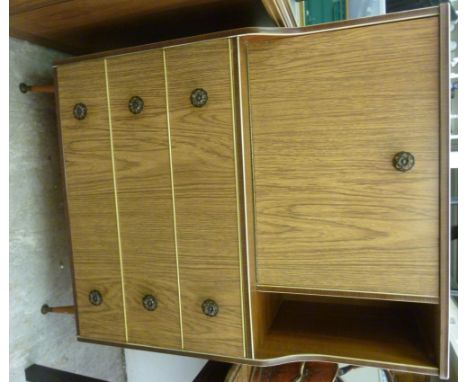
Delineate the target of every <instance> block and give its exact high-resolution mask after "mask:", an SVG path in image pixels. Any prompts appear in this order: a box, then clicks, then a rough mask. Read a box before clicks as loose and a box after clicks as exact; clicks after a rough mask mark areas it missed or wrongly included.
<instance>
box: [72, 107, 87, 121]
mask: <svg viewBox="0 0 468 382" xmlns="http://www.w3.org/2000/svg"><path fill="white" fill-rule="evenodd" d="M87 113H88V108H87V107H86V105H85V104H84V103H77V104H76V105H75V106H74V107H73V116H74V117H75V118H76V119H78V120H80V121H81V120H82V119H85V118H86V114H87Z"/></svg>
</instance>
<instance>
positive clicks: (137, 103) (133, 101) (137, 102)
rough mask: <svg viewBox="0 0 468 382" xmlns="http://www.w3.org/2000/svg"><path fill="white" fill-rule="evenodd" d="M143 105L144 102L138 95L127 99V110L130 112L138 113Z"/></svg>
mask: <svg viewBox="0 0 468 382" xmlns="http://www.w3.org/2000/svg"><path fill="white" fill-rule="evenodd" d="M143 106H145V103H144V102H143V100H142V99H141V98H140V97H138V96H134V97H132V98H130V99H129V100H128V110H130V112H131V113H132V114H140V113H141V112H142V111H143Z"/></svg>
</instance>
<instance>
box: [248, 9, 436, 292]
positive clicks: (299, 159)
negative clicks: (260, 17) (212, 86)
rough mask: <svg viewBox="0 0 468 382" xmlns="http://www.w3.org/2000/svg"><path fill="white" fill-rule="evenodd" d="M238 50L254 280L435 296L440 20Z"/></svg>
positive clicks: (324, 34)
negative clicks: (244, 93) (249, 151)
mask: <svg viewBox="0 0 468 382" xmlns="http://www.w3.org/2000/svg"><path fill="white" fill-rule="evenodd" d="M248 57H249V78H250V103H251V118H252V126H251V129H252V145H253V158H254V159H253V162H254V164H253V171H254V187H255V210H256V224H255V227H256V262H257V269H256V277H257V284H258V285H259V286H264V287H271V286H273V287H281V288H284V289H285V290H290V288H293V289H294V288H298V289H306V290H307V289H310V290H327V291H352V292H363V293H383V294H389V295H405V296H415V298H421V299H424V298H428V299H433V300H436V299H437V298H438V295H439V134H440V125H439V102H440V98H439V97H440V95H439V26H438V18H437V17H428V18H424V19H418V20H410V21H400V22H394V23H388V24H380V25H373V26H366V27H360V28H352V29H344V30H339V31H330V32H322V33H314V34H311V35H308V36H301V37H294V38H288V39H279V40H275V41H270V42H259V43H252V44H250V45H249V48H248ZM402 151H405V152H410V153H411V154H412V155H414V158H415V165H414V167H413V168H412V169H411V170H410V171H407V172H403V171H399V170H397V169H396V168H394V165H393V163H392V161H393V158H394V156H395V154H396V153H398V152H402Z"/></svg>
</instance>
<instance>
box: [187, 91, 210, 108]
mask: <svg viewBox="0 0 468 382" xmlns="http://www.w3.org/2000/svg"><path fill="white" fill-rule="evenodd" d="M190 102H192V105H193V106H195V107H202V106H204V105H205V104H206V103H207V102H208V93H207V92H206V90H204V89H200V88H198V89H195V90H194V91H192V94H191V95H190Z"/></svg>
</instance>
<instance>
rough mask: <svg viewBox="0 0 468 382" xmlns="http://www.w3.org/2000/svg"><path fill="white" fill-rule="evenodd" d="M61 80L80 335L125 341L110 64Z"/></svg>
mask: <svg viewBox="0 0 468 382" xmlns="http://www.w3.org/2000/svg"><path fill="white" fill-rule="evenodd" d="M57 78H58V86H59V113H60V124H61V128H60V133H61V143H62V151H63V160H64V174H65V185H66V192H67V205H68V217H69V222H70V231H71V244H72V248H73V267H74V278H75V293H76V303H77V308H78V323H79V335H80V336H82V337H87V338H93V339H99V340H110V341H124V340H125V323H124V310H123V299H122V286H121V268H120V258H119V248H118V232H117V218H116V209H115V195H114V183H113V176H112V154H111V141H110V130H109V120H108V111H107V98H106V82H105V68H104V61H103V60H98V61H88V62H83V63H76V64H70V65H65V66H62V67H59V68H58V69H57ZM79 103H82V104H83V105H85V106H86V109H87V114H86V116H85V118H84V119H81V120H79V119H76V118H75V117H74V115H73V111H74V108H75V105H77V104H79ZM76 110H77V113H78V114H77V116H78V117H82V116H83V115H82V114H80V113H79V112H80V111H82V110H83V109H80V108H79V107H77V109H76ZM93 290H96V291H98V292H99V293H100V295H101V297H102V303H101V304H99V305H93V304H91V303H90V300H89V294H90V292H91V291H93ZM95 295H96V294H95ZM95 302H98V299H96V300H95Z"/></svg>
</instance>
